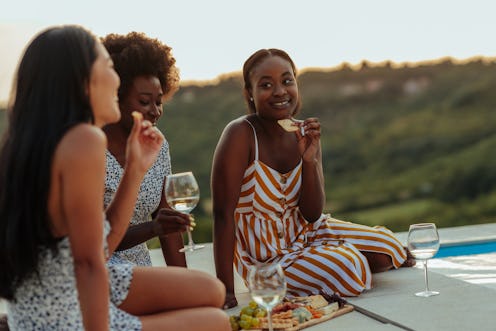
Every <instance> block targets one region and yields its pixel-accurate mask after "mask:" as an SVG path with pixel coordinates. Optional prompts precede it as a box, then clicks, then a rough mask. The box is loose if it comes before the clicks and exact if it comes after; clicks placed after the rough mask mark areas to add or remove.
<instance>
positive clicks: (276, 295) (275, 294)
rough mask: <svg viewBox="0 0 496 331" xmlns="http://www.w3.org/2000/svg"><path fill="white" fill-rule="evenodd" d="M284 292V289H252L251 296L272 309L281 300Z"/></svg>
mask: <svg viewBox="0 0 496 331" xmlns="http://www.w3.org/2000/svg"><path fill="white" fill-rule="evenodd" d="M284 294H285V291H284V290H282V291H274V290H252V292H251V297H252V298H253V301H255V302H256V303H258V304H259V305H260V306H262V307H264V308H270V309H272V307H274V306H275V305H277V304H278V303H279V302H281V300H282V298H283V297H284Z"/></svg>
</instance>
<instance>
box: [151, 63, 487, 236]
mask: <svg viewBox="0 0 496 331" xmlns="http://www.w3.org/2000/svg"><path fill="white" fill-rule="evenodd" d="M299 84H300V89H301V94H302V97H303V109H302V112H301V114H300V115H299V117H300V118H303V117H310V116H316V117H318V118H319V119H320V121H321V123H322V146H323V157H324V161H323V162H324V171H325V177H326V191H327V206H326V211H327V212H330V213H331V214H332V215H333V216H334V217H337V218H342V219H347V220H352V221H356V222H361V223H366V224H374V225H386V226H388V227H390V228H391V229H393V230H396V231H406V230H408V225H409V224H411V223H415V222H421V221H433V222H436V223H437V224H438V226H439V227H444V226H454V225H462V224H474V223H487V222H492V221H494V220H495V219H496V158H495V157H494V156H493V153H494V150H496V111H495V109H496V96H495V95H494V94H493V93H494V91H496V63H495V62H494V61H492V60H488V59H475V60H473V61H471V62H468V63H464V64H454V63H453V62H452V61H451V60H450V59H445V60H443V61H440V62H438V63H425V64H420V65H417V66H412V67H409V66H403V67H398V68H396V67H393V66H392V65H391V64H389V63H385V64H383V65H381V66H372V65H369V64H367V63H366V62H364V63H363V64H362V66H361V68H359V69H352V68H350V67H347V66H343V67H342V68H340V69H338V70H333V71H327V72H326V71H306V72H304V73H302V74H301V75H300V76H299ZM241 88H242V81H241V77H237V76H232V77H227V78H225V79H223V80H221V81H220V82H219V83H218V84H215V85H213V84H212V85H205V86H194V85H189V86H184V87H182V88H181V89H180V90H179V91H178V92H177V94H176V95H175V96H174V98H173V99H172V100H171V101H170V102H169V103H168V104H167V105H166V106H165V115H164V117H163V118H162V120H161V122H160V127H161V129H163V130H164V133H165V135H166V137H167V139H168V140H169V142H170V145H171V153H172V163H173V170H174V171H183V170H193V171H194V172H195V174H196V175H197V177H198V179H199V181H200V187H201V189H202V202H203V203H204V205H203V213H205V215H207V216H208V217H207V218H208V219H209V221H210V219H211V216H210V215H209V212H210V200H209V198H210V189H209V178H210V177H209V176H210V168H211V160H212V155H213V152H214V149H215V146H216V143H217V140H218V138H219V136H220V134H221V132H222V129H223V128H224V126H225V125H226V124H227V123H228V122H229V121H231V120H233V119H235V118H237V117H238V116H240V115H242V114H245V113H246V108H245V106H244V101H243V99H242V94H241ZM195 212H196V213H197V214H198V213H200V212H201V210H196V211H195ZM198 216H200V215H198ZM197 223H199V224H201V222H197ZM209 224H210V223H209ZM206 227H208V226H206ZM198 236H201V235H200V234H198ZM208 239H210V238H207V240H208Z"/></svg>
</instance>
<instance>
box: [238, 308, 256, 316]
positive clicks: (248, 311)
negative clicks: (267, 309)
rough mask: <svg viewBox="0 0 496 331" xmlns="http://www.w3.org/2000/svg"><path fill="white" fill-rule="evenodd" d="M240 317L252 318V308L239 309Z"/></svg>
mask: <svg viewBox="0 0 496 331" xmlns="http://www.w3.org/2000/svg"><path fill="white" fill-rule="evenodd" d="M240 315H248V316H253V308H251V307H250V306H246V307H243V309H241V313H240Z"/></svg>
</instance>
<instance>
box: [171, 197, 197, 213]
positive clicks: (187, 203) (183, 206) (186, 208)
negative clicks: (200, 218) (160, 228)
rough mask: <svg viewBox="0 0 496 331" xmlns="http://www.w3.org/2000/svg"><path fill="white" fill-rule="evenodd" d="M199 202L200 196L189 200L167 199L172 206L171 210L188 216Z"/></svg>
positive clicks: (188, 198)
mask: <svg viewBox="0 0 496 331" xmlns="http://www.w3.org/2000/svg"><path fill="white" fill-rule="evenodd" d="M199 200H200V196H199V195H195V196H192V197H187V198H173V199H167V202H168V203H169V206H171V208H173V209H175V210H177V211H180V212H182V213H186V214H187V213H189V212H190V211H192V210H193V208H195V207H196V205H197V204H198V201H199Z"/></svg>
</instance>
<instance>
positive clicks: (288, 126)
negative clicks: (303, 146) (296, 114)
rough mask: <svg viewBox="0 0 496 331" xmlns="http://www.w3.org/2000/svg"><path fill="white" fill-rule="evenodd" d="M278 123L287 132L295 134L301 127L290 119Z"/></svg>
mask: <svg viewBox="0 0 496 331" xmlns="http://www.w3.org/2000/svg"><path fill="white" fill-rule="evenodd" d="M277 123H278V124H279V125H280V126H282V128H283V129H284V130H286V131H287V132H295V131H298V130H299V127H298V126H296V125H295V122H294V121H293V120H291V119H289V118H285V119H283V120H278V121H277Z"/></svg>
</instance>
